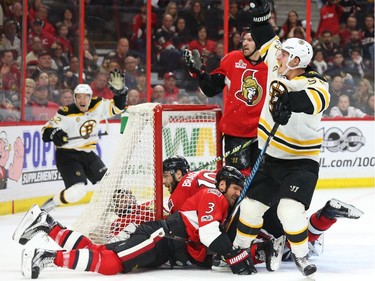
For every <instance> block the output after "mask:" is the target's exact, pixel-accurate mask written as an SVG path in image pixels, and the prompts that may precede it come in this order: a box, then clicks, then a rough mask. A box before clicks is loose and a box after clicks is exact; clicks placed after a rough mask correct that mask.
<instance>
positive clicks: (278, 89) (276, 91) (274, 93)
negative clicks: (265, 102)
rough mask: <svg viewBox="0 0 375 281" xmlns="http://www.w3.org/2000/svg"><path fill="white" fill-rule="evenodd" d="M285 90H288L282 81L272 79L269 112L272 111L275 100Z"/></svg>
mask: <svg viewBox="0 0 375 281" xmlns="http://www.w3.org/2000/svg"><path fill="white" fill-rule="evenodd" d="M287 91H288V88H287V87H286V86H285V85H284V84H283V83H281V82H280V81H278V80H274V81H272V82H271V84H270V93H269V94H270V96H271V99H270V101H269V110H270V112H273V110H274V106H275V104H276V102H277V100H278V99H279V97H280V96H281V95H282V94H283V93H284V92H287Z"/></svg>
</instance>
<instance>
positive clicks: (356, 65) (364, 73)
mask: <svg viewBox="0 0 375 281" xmlns="http://www.w3.org/2000/svg"><path fill="white" fill-rule="evenodd" d="M347 65H348V67H350V68H351V69H353V79H354V81H355V83H357V82H358V81H359V80H360V79H361V78H364V77H369V76H371V75H372V77H373V73H372V72H373V71H374V69H372V68H370V67H371V66H370V65H365V61H364V60H363V58H362V52H361V49H359V48H354V49H353V50H352V51H351V53H350V59H349V60H348V61H347ZM370 71H371V73H370Z"/></svg>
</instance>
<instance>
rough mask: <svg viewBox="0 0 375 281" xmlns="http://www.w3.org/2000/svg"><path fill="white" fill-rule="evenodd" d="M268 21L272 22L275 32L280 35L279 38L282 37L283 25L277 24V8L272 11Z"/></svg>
mask: <svg viewBox="0 0 375 281" xmlns="http://www.w3.org/2000/svg"><path fill="white" fill-rule="evenodd" d="M268 22H269V23H270V24H271V26H272V28H273V31H274V32H275V34H276V35H277V36H279V38H282V37H283V36H284V33H283V29H282V27H281V26H279V25H278V24H277V13H276V11H275V10H273V11H271V17H270V19H269V20H268Z"/></svg>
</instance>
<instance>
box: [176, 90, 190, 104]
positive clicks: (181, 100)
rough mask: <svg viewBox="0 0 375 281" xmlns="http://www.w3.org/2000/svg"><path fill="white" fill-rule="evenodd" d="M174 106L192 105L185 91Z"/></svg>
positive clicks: (181, 92)
mask: <svg viewBox="0 0 375 281" xmlns="http://www.w3.org/2000/svg"><path fill="white" fill-rule="evenodd" d="M173 104H190V96H189V94H188V93H186V92H185V91H182V90H181V91H180V92H179V93H178V96H177V101H175V102H173Z"/></svg>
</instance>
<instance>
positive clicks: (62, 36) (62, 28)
mask: <svg viewBox="0 0 375 281" xmlns="http://www.w3.org/2000/svg"><path fill="white" fill-rule="evenodd" d="M56 27H57V36H56V39H55V41H56V42H58V43H60V45H61V46H62V47H63V53H64V54H66V56H67V57H69V58H70V57H71V56H72V55H73V46H72V43H71V42H70V39H69V37H68V32H69V29H68V27H67V26H66V25H65V23H59V24H58V25H57V26H56Z"/></svg>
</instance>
